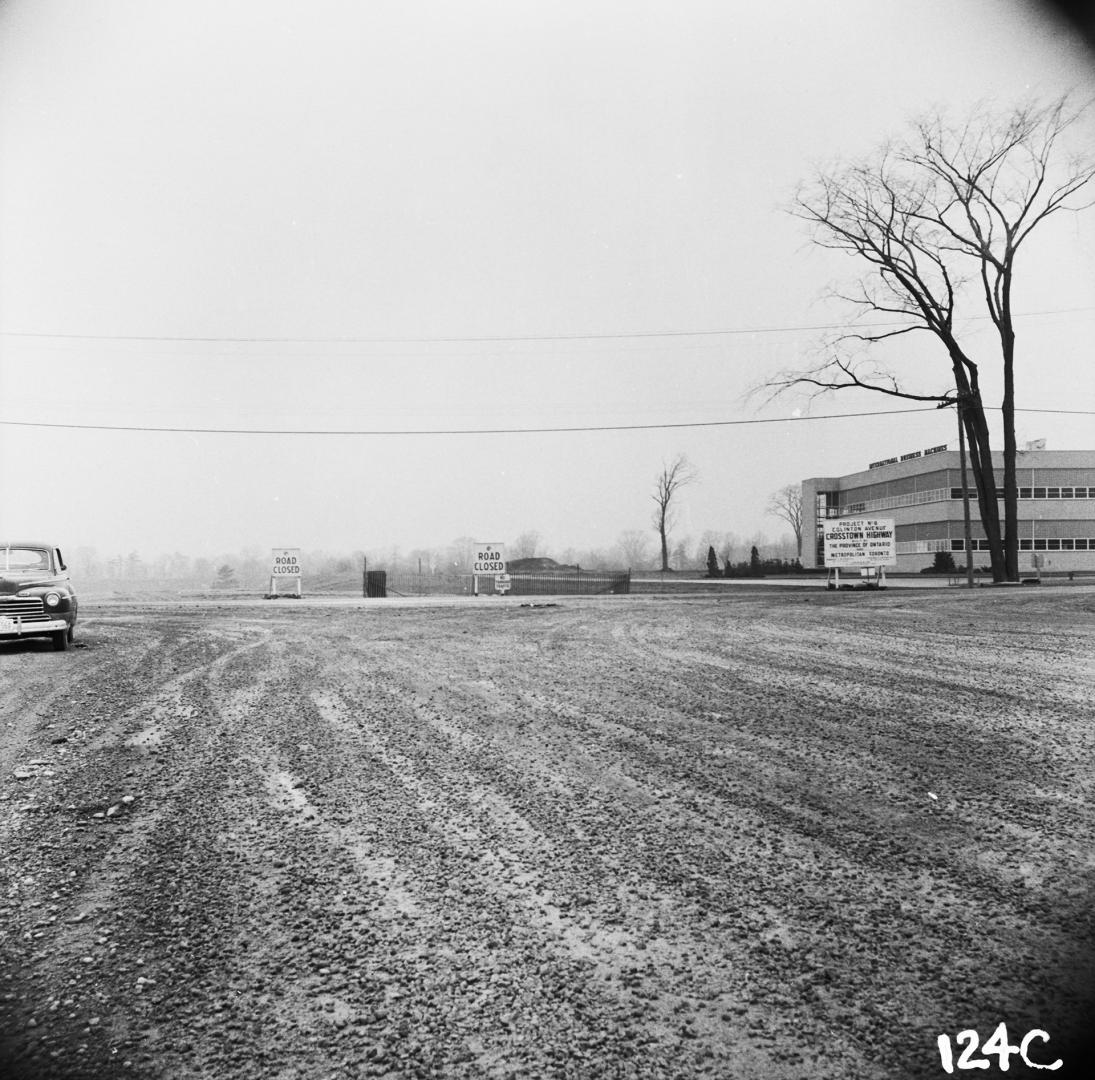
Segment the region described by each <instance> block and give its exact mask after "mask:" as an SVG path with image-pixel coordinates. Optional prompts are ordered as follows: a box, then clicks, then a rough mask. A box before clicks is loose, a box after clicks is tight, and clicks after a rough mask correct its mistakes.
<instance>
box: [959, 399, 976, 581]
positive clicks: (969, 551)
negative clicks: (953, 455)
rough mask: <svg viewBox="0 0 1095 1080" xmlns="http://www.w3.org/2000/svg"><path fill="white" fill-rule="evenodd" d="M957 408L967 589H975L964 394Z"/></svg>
mask: <svg viewBox="0 0 1095 1080" xmlns="http://www.w3.org/2000/svg"><path fill="white" fill-rule="evenodd" d="M956 404H957V408H956V409H955V412H956V413H957V414H958V458H959V461H960V462H961V465H962V518H963V525H964V528H965V536H966V588H967V589H972V588H973V537H972V535H971V533H972V530H971V528H970V488H969V481H968V479H967V477H966V426H965V424H963V422H962V419H963V418H962V407H963V401H962V394H961V393H959V395H958V401H957V403H956Z"/></svg>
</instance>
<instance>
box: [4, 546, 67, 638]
mask: <svg viewBox="0 0 1095 1080" xmlns="http://www.w3.org/2000/svg"><path fill="white" fill-rule="evenodd" d="M75 626H76V593H75V592H74V591H73V588H72V583H71V582H70V581H69V578H68V568H67V567H66V566H65V560H64V559H63V558H62V557H61V551H60V549H59V548H55V547H52V546H51V545H50V544H42V543H38V542H36V541H11V542H10V543H4V542H2V541H0V640H10V639H11V638H24V637H48V638H52V639H53V647H54V648H55V649H62V650H63V649H67V648H68V647H69V644H70V643H71V642H72V632H73V629H74V627H75Z"/></svg>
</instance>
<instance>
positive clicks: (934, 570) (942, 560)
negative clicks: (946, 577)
mask: <svg viewBox="0 0 1095 1080" xmlns="http://www.w3.org/2000/svg"><path fill="white" fill-rule="evenodd" d="M957 569H958V568H957V567H956V566H955V565H954V556H953V555H952V554H951V553H950V552H949V551H937V552H936V553H935V558H934V559H932V564H931V566H925V567H924V569H923V570H921V571H920V573H922V574H953V573H954V572H955V570H957Z"/></svg>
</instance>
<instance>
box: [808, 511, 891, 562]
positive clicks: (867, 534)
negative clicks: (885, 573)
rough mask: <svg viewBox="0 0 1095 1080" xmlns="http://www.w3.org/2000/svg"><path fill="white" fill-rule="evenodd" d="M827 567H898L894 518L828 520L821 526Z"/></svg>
mask: <svg viewBox="0 0 1095 1080" xmlns="http://www.w3.org/2000/svg"><path fill="white" fill-rule="evenodd" d="M822 530H823V536H824V542H825V565H826V566H895V565H896V564H897V543H896V541H895V538H894V537H895V530H894V521H893V518H829V519H827V520H825V521H823V522H822Z"/></svg>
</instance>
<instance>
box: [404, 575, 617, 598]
mask: <svg viewBox="0 0 1095 1080" xmlns="http://www.w3.org/2000/svg"><path fill="white" fill-rule="evenodd" d="M386 591H387V595H388V596H472V595H473V594H474V591H475V585H474V579H473V577H472V575H471V574H460V575H452V574H449V575H441V574H415V573H409V574H400V573H389V574H387V575H386ZM630 591H631V571H630V570H547V571H542V572H539V573H529V574H510V587H509V593H508V595H510V596H561V595H572V596H577V595H581V596H595V595H603V594H615V595H622V594H624V593H629V592H630ZM497 592H498V589H497V586H496V582H495V579H494V577H492V576H480V578H479V595H480V596H492V595H495V594H497Z"/></svg>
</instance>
